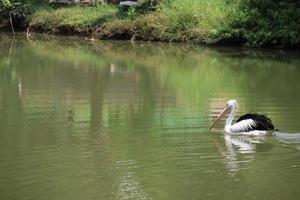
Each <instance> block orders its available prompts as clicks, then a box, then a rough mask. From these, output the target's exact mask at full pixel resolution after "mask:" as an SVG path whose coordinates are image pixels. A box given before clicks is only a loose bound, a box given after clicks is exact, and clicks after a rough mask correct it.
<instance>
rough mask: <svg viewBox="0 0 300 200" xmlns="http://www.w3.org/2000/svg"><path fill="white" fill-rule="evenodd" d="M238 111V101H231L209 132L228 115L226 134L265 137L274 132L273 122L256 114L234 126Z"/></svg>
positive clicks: (246, 116)
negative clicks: (233, 122) (269, 132)
mask: <svg viewBox="0 0 300 200" xmlns="http://www.w3.org/2000/svg"><path fill="white" fill-rule="evenodd" d="M237 109H238V103H237V101H236V100H234V99H233V100H229V101H228V102H227V103H226V105H225V108H224V110H223V111H222V112H221V113H220V115H219V116H218V117H217V119H216V120H215V121H214V123H213V124H212V126H211V127H210V129H209V131H211V130H212V129H213V128H214V127H215V126H216V124H217V123H218V122H219V121H220V120H221V119H222V118H223V117H225V116H226V114H228V117H227V120H226V123H225V128H224V130H225V132H226V133H228V134H242V135H263V134H266V133H267V132H268V131H274V130H275V129H274V125H273V123H272V120H271V119H270V118H268V117H267V116H265V115H259V114H256V113H253V114H245V115H243V116H241V117H240V118H239V119H238V120H237V121H236V123H235V124H232V121H233V119H234V116H235V114H236V112H237Z"/></svg>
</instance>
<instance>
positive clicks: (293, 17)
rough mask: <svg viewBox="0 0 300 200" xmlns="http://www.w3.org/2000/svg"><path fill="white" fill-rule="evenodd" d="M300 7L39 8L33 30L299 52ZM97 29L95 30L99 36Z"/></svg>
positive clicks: (237, 2)
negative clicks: (147, 10)
mask: <svg viewBox="0 0 300 200" xmlns="http://www.w3.org/2000/svg"><path fill="white" fill-rule="evenodd" d="M299 24H300V4H299V3H297V2H295V1H294V0H256V1H249V0H231V1H228V0H214V1H211V0H160V4H158V6H157V10H156V11H154V12H139V11H138V10H130V11H129V12H128V13H120V12H119V11H118V9H117V7H115V6H108V5H101V6H98V7H69V8H60V9H41V10H39V11H37V12H36V13H35V14H34V15H33V16H32V18H31V22H30V25H31V26H32V27H33V28H35V29H39V30H42V31H47V32H48V31H50V32H52V33H62V32H70V33H73V32H79V33H85V34H87V35H89V36H93V37H96V38H100V39H101V38H117V39H130V38H132V37H135V38H136V39H141V40H150V41H167V42H172V41H175V42H192V43H202V44H220V43H225V44H233V43H235V44H239V45H241V44H242V45H248V46H254V47H269V46H272V47H299V46H300V25H299ZM95 30H97V31H95Z"/></svg>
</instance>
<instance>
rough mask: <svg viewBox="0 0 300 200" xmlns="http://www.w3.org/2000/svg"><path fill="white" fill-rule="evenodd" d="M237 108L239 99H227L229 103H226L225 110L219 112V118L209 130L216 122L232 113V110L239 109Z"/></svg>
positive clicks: (213, 125)
mask: <svg viewBox="0 0 300 200" xmlns="http://www.w3.org/2000/svg"><path fill="white" fill-rule="evenodd" d="M237 109H238V103H237V101H236V100H235V99H231V100H229V101H227V103H226V104H225V108H224V110H223V111H222V112H221V113H220V114H219V116H218V117H217V119H216V120H215V121H214V123H213V124H212V126H211V127H210V129H209V131H211V130H212V129H213V128H214V127H215V126H216V124H217V123H218V122H219V121H220V120H221V119H222V118H223V117H225V116H226V115H227V114H228V113H230V112H231V111H232V110H237Z"/></svg>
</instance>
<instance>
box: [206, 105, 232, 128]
mask: <svg viewBox="0 0 300 200" xmlns="http://www.w3.org/2000/svg"><path fill="white" fill-rule="evenodd" d="M228 112H229V108H228V107H226V108H224V110H223V111H222V112H221V113H220V114H219V116H218V117H217V119H216V120H215V121H214V123H213V124H212V125H211V127H210V129H209V131H211V130H212V129H213V128H214V127H215V126H216V125H217V123H218V122H219V121H220V120H221V119H222V118H223V117H224V116H225V115H226V114H227V113H228Z"/></svg>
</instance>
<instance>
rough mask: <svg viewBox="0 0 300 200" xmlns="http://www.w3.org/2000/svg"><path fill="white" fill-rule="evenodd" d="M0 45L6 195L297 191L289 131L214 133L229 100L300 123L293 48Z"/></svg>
mask: <svg viewBox="0 0 300 200" xmlns="http://www.w3.org/2000/svg"><path fill="white" fill-rule="evenodd" d="M0 37H1V38H0V39H1V43H0V48H1V49H9V48H10V47H11V40H10V39H9V38H7V37H6V36H1V35H0ZM39 38H40V39H39ZM2 41H3V42H2ZM0 52H1V54H0V130H1V131H0V138H1V139H0V162H1V165H0V188H1V198H3V199H199V198H203V199H241V198H245V199H269V198H272V199H275V200H276V199H291V200H293V199H297V197H298V196H299V195H300V193H299V189H298V188H299V184H300V182H299V180H300V177H299V173H298V172H299V169H300V161H299V153H300V151H298V150H297V149H296V150H295V148H294V146H293V145H292V144H289V143H288V144H284V145H283V144H282V143H281V142H278V141H281V140H283V139H282V138H284V137H285V136H283V135H281V134H279V135H278V136H277V135H276V136H275V137H272V136H266V137H265V138H253V137H239V136H228V135H225V136H224V134H223V133H220V134H215V135H212V134H209V133H208V132H207V130H208V128H209V126H210V125H211V120H212V118H213V117H215V116H216V115H217V114H218V113H219V111H220V109H222V107H223V106H224V102H226V101H227V100H228V99H232V98H236V99H237V100H238V101H239V102H240V104H241V108H242V109H243V110H241V113H245V112H253V111H256V112H259V113H264V114H268V115H269V116H270V117H271V118H272V119H273V121H274V124H275V125H276V126H277V127H278V128H279V129H280V130H286V131H290V132H293V131H295V132H297V131H298V132H299V130H300V125H299V123H298V121H299V116H300V106H299V102H300V94H299V93H295V91H299V89H300V88H299V87H300V85H299V84H298V79H299V76H300V71H299V68H298V66H299V62H300V61H299V56H298V53H297V52H292V53H288V52H277V51H276V52H274V51H272V52H269V51H262V52H258V51H255V50H242V49H227V48H225V49H206V48H198V47H191V46H173V45H158V44H154V45H151V44H143V46H141V45H139V43H136V44H135V46H132V45H131V44H130V43H124V42H94V43H86V41H83V42H82V41H81V40H78V39H74V38H73V39H72V38H69V39H66V38H64V37H58V38H51V37H47V38H44V37H42V36H36V37H35V38H34V39H32V40H31V42H30V44H28V42H27V41H26V40H23V39H22V38H18V37H17V40H16V41H15V44H14V45H13V47H12V50H11V52H12V53H11V54H9V52H7V51H0ZM3 52H4V53H3ZM8 58H10V61H9V62H10V64H9V65H7V60H8ZM12 58H13V59H12ZM270 74H272V76H270ZM286 136H289V135H286ZM294 136H295V137H296V135H291V136H289V138H291V137H294ZM276 138H278V140H277V139H276ZM285 139H286V138H285ZM294 139H295V138H294ZM296 140H297V139H296ZM287 147H288V148H287ZM274 177H276V179H274ZM269 188H273V189H272V191H270V190H269ZM283 189H284V191H285V192H282V190H283ZM264 191H268V192H267V193H266V192H264Z"/></svg>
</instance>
